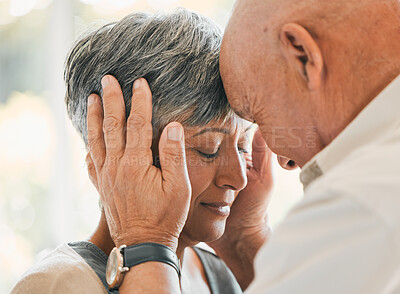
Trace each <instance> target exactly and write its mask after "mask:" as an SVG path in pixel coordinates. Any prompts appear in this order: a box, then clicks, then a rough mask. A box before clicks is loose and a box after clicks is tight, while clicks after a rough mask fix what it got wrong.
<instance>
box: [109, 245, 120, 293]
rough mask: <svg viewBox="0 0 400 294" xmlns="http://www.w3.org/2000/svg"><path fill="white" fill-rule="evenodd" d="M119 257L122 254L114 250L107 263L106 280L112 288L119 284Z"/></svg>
mask: <svg viewBox="0 0 400 294" xmlns="http://www.w3.org/2000/svg"><path fill="white" fill-rule="evenodd" d="M119 255H120V252H119V250H118V249H117V248H114V249H113V250H112V251H111V253H110V256H109V257H108V261H107V272H106V279H107V283H108V285H109V286H110V287H114V286H115V284H116V282H117V276H118V274H119V270H118V268H119V266H120V265H119Z"/></svg>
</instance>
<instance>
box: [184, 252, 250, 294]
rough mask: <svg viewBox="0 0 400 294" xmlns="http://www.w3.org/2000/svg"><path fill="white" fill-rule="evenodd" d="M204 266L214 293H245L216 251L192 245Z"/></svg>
mask: <svg viewBox="0 0 400 294" xmlns="http://www.w3.org/2000/svg"><path fill="white" fill-rule="evenodd" d="M192 248H193V250H194V251H195V252H196V254H197V256H198V257H199V258H200V261H201V263H202V264H203V267H204V272H205V274H206V277H207V280H208V283H209V286H210V288H211V290H212V293H213V294H239V293H243V291H242V289H241V288H240V285H239V283H238V282H237V281H236V278H235V276H234V275H233V273H232V272H231V270H230V269H229V268H228V266H227V265H226V264H225V262H224V261H223V260H222V259H221V258H219V257H218V256H217V255H215V254H214V253H212V252H210V251H208V250H205V249H203V248H200V247H192Z"/></svg>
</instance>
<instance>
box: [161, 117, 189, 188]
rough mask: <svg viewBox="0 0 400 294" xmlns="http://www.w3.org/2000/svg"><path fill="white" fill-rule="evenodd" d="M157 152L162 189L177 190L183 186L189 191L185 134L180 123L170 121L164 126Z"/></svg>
mask: <svg viewBox="0 0 400 294" xmlns="http://www.w3.org/2000/svg"><path fill="white" fill-rule="evenodd" d="M159 152H160V164H161V172H162V177H163V188H164V191H166V190H167V191H166V192H172V191H174V190H176V191H177V192H178V191H179V190H180V189H182V187H184V186H186V189H188V191H190V180H189V175H188V171H187V166H186V154H185V136H184V131H183V127H182V125H181V124H180V123H178V122H172V123H170V124H168V125H167V126H166V127H165V129H164V130H163V132H162V134H161V137H160V144H159ZM177 185H179V187H177ZM182 192H185V193H186V192H187V191H182Z"/></svg>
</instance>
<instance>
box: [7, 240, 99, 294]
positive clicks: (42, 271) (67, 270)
mask: <svg viewBox="0 0 400 294" xmlns="http://www.w3.org/2000/svg"><path fill="white" fill-rule="evenodd" d="M76 289H81V290H82V291H84V292H85V293H89V292H90V293H92V292H93V293H107V291H106V290H105V289H104V287H103V285H102V283H101V281H100V280H99V279H98V277H97V275H96V273H94V272H93V270H92V269H91V268H90V266H89V265H88V264H87V263H86V262H85V260H84V259H82V258H81V257H80V256H79V255H78V254H77V253H76V252H74V250H72V249H71V248H70V247H69V246H68V245H67V244H63V245H60V246H59V247H57V248H56V249H55V250H53V251H52V252H50V253H49V254H47V255H46V256H45V257H44V258H43V259H42V260H40V261H39V262H37V263H36V264H34V265H33V266H32V267H31V268H30V269H29V270H28V271H27V272H26V273H25V274H24V275H23V276H22V277H21V279H20V280H19V281H18V282H17V284H16V285H15V287H14V288H13V290H12V291H11V293H12V294H18V293H33V294H35V293H76V291H77V290H76Z"/></svg>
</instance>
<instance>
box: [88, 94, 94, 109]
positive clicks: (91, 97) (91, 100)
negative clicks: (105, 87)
mask: <svg viewBox="0 0 400 294" xmlns="http://www.w3.org/2000/svg"><path fill="white" fill-rule="evenodd" d="M94 102H96V98H95V97H94V95H90V96H89V99H88V106H90V105H92V104H93V103H94Z"/></svg>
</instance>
